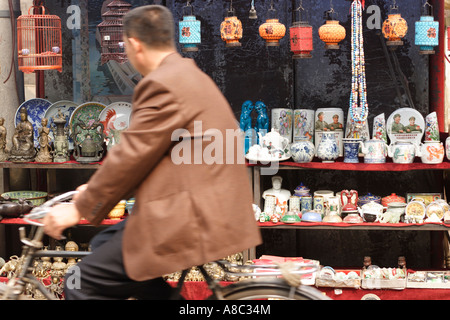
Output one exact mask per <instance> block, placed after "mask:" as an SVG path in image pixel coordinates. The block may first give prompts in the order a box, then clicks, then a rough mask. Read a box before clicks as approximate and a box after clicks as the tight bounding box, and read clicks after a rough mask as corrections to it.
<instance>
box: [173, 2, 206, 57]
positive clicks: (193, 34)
mask: <svg viewBox="0 0 450 320" xmlns="http://www.w3.org/2000/svg"><path fill="white" fill-rule="evenodd" d="M186 9H190V14H187V15H185V14H184V13H185V10H186ZM179 33H180V34H179V39H180V43H181V44H182V45H183V49H182V50H183V52H194V51H198V47H197V44H200V43H201V42H202V40H201V30H200V21H198V20H197V19H196V17H195V16H194V14H193V10H192V6H191V4H190V1H188V2H187V5H186V6H184V7H183V20H182V21H180V23H179Z"/></svg>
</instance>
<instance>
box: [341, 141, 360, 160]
mask: <svg viewBox="0 0 450 320" xmlns="http://www.w3.org/2000/svg"><path fill="white" fill-rule="evenodd" d="M342 141H343V144H344V162H345V163H359V158H358V154H359V147H360V144H359V142H360V141H361V139H353V138H344V139H342Z"/></svg>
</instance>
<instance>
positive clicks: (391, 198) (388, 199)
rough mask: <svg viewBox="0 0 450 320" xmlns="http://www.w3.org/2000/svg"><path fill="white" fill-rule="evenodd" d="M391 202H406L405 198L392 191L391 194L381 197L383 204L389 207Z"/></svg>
mask: <svg viewBox="0 0 450 320" xmlns="http://www.w3.org/2000/svg"><path fill="white" fill-rule="evenodd" d="M391 202H402V203H406V201H405V198H404V197H401V196H398V195H396V194H395V193H391V194H390V195H389V196H386V197H383V198H381V205H382V206H384V207H387V206H388V204H389V203H391Z"/></svg>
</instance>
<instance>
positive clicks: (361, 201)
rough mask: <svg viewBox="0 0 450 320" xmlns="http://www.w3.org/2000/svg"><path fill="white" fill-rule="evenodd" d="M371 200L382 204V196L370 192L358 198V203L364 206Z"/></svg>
mask: <svg viewBox="0 0 450 320" xmlns="http://www.w3.org/2000/svg"><path fill="white" fill-rule="evenodd" d="M369 202H376V203H380V204H381V197H380V196H376V195H373V194H371V193H370V192H369V193H368V194H366V195H364V196H361V197H359V198H358V205H359V206H363V205H365V204H366V203H369Z"/></svg>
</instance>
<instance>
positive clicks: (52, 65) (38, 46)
mask: <svg viewBox="0 0 450 320" xmlns="http://www.w3.org/2000/svg"><path fill="white" fill-rule="evenodd" d="M31 9H33V10H35V9H40V11H41V12H42V13H41V14H31V11H30V10H31ZM61 43H62V39H61V19H60V18H59V17H58V16H55V15H50V14H46V13H45V7H44V6H32V7H30V9H29V10H28V15H21V16H19V17H18V18H17V48H18V64H19V70H21V71H23V72H24V73H31V72H34V71H36V70H58V71H59V72H62V49H61Z"/></svg>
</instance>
